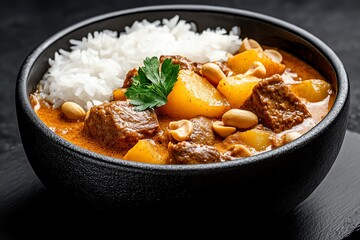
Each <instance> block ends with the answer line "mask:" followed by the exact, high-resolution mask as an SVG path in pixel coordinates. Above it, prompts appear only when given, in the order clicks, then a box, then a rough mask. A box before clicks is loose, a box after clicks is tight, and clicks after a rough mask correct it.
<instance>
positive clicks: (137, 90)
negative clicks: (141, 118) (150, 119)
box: [125, 57, 180, 111]
mask: <svg viewBox="0 0 360 240" xmlns="http://www.w3.org/2000/svg"><path fill="white" fill-rule="evenodd" d="M179 71H180V65H178V64H172V61H171V59H169V58H168V59H165V61H163V63H162V64H161V67H160V62H159V59H158V58H157V57H152V58H148V57H147V58H145V60H144V66H143V67H139V69H138V75H137V76H135V77H133V78H132V84H131V86H130V87H129V88H128V89H127V90H126V93H125V96H126V97H127V98H128V99H130V104H132V105H134V106H136V108H135V110H137V111H144V110H146V109H151V108H155V107H160V106H163V105H165V104H166V102H167V96H168V95H169V94H170V92H171V90H172V89H173V87H174V85H175V83H176V81H177V77H178V74H179Z"/></svg>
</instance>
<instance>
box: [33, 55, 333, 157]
mask: <svg viewBox="0 0 360 240" xmlns="http://www.w3.org/2000/svg"><path fill="white" fill-rule="evenodd" d="M279 52H281V54H282V56H283V61H282V63H283V64H284V65H285V66H286V70H285V73H284V74H283V76H284V78H285V80H284V81H285V82H286V83H287V84H288V83H289V81H290V83H291V81H295V80H306V79H322V80H324V77H323V76H321V74H320V73H319V72H318V71H317V70H316V69H314V68H312V67H311V66H310V65H308V64H306V63H305V62H303V61H301V60H300V59H298V58H296V57H295V56H292V55H291V54H289V53H286V52H284V51H281V50H279ZM334 98H335V93H334V92H333V93H332V94H331V95H330V96H329V97H327V98H325V99H324V100H322V101H320V102H315V103H310V102H306V103H305V105H306V107H307V108H308V110H309V112H310V113H311V115H312V117H311V118H308V119H306V120H305V121H304V122H303V123H301V124H299V125H297V126H295V127H294V128H292V129H289V130H286V131H283V132H281V133H279V134H277V136H281V135H283V134H285V133H286V132H290V131H294V130H295V131H297V132H299V133H301V134H304V133H305V132H307V131H308V130H310V129H311V128H312V127H314V126H315V125H316V124H317V123H318V122H319V121H321V119H323V118H324V117H325V115H326V114H327V113H328V111H329V110H330V109H331V107H332V104H333V101H334ZM36 113H37V115H38V117H39V118H40V119H41V120H42V121H43V122H44V123H45V124H46V125H47V126H48V127H49V128H50V129H51V130H52V131H54V132H55V133H56V134H57V135H59V136H60V137H62V138H64V139H65V140H67V141H69V142H71V143H73V144H75V145H77V146H80V147H82V148H85V149H87V150H90V151H93V152H96V153H99V154H103V155H106V156H110V157H114V158H123V156H124V155H125V154H126V151H122V150H119V149H115V148H113V147H110V146H105V145H103V144H102V143H101V142H99V141H98V140H97V139H95V138H93V137H91V136H90V135H89V134H88V133H87V132H86V131H83V127H84V121H71V120H68V119H67V118H65V117H64V115H63V113H62V112H61V110H60V109H52V108H51V107H50V106H49V105H48V104H47V103H45V102H42V103H40V108H39V109H37V110H36ZM158 119H159V123H160V127H161V128H163V129H165V128H166V127H167V126H168V123H169V122H170V121H173V120H175V119H171V118H169V117H166V116H162V115H159V116H158ZM221 141H222V139H220V138H217V140H216V143H215V145H214V146H219V145H220V144H219V143H220V142H221Z"/></svg>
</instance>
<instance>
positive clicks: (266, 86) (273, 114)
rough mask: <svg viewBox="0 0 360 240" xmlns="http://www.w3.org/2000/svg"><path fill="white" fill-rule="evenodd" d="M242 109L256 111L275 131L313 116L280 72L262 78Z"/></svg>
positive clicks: (285, 128) (264, 122) (261, 119)
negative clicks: (286, 83) (290, 88)
mask: <svg viewBox="0 0 360 240" xmlns="http://www.w3.org/2000/svg"><path fill="white" fill-rule="evenodd" d="M240 108H241V109H245V110H249V111H252V112H254V113H255V114H256V115H257V116H258V118H259V122H260V123H262V124H263V125H264V126H265V127H268V128H270V129H271V130H273V131H274V132H275V133H279V132H282V131H284V130H287V129H290V128H292V127H293V126H296V125H298V124H300V123H302V122H303V121H304V119H305V118H308V117H311V114H310V113H309V111H308V110H307V108H306V106H305V104H303V103H302V102H301V101H300V99H299V98H298V97H296V96H295V94H293V93H292V92H291V91H290V90H289V88H288V87H287V86H286V85H285V83H284V81H283V80H282V78H281V76H280V75H278V74H275V75H273V76H272V77H269V78H266V79H263V80H261V81H260V82H259V83H258V84H257V85H255V87H254V88H253V91H252V94H251V95H250V96H249V97H248V98H247V99H246V100H245V102H244V103H243V105H242V106H240Z"/></svg>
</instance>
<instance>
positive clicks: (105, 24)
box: [16, 5, 349, 213]
mask: <svg viewBox="0 0 360 240" xmlns="http://www.w3.org/2000/svg"><path fill="white" fill-rule="evenodd" d="M176 14H178V15H179V16H180V17H181V18H183V19H186V20H188V21H193V22H195V23H196V24H197V27H198V30H199V31H201V30H203V29H205V28H209V27H210V28H214V27H217V26H221V27H224V28H226V29H228V30H230V29H231V27H232V26H234V25H236V26H239V27H240V28H241V36H242V37H249V38H254V39H257V40H258V41H259V42H260V43H262V44H266V45H269V46H277V47H280V48H282V49H284V50H286V51H288V52H290V53H292V54H294V55H296V56H298V57H299V58H301V59H303V60H304V61H306V62H308V63H310V64H311V65H312V66H314V67H315V68H317V69H318V70H319V71H320V72H321V73H322V74H323V75H324V76H325V77H326V78H327V79H328V80H329V81H331V82H332V83H333V84H334V85H335V86H336V87H337V98H336V100H335V103H334V106H333V108H332V109H331V111H330V112H329V114H328V115H327V116H326V117H325V119H324V120H323V121H322V122H321V123H320V124H318V125H317V126H316V127H314V128H313V129H312V130H311V131H309V132H308V133H306V134H305V135H303V136H302V137H300V138H299V139H297V140H295V141H293V142H291V143H290V144H287V145H285V146H283V147H280V148H278V149H275V150H272V151H269V152H266V153H262V154H259V155H255V156H252V157H249V158H246V159H243V160H234V161H230V162H225V163H215V164H203V165H186V166H183V165H166V166H164V165H150V164H144V163H136V162H130V161H123V160H119V159H113V158H109V157H105V156H102V155H99V154H96V153H93V152H90V151H87V150H84V149H82V148H79V147H77V146H75V145H73V144H71V143H69V142H67V141H65V140H63V139H62V138H60V137H58V136H57V135H56V134H55V133H53V132H52V131H51V130H50V129H49V128H47V127H46V126H45V125H44V124H43V123H42V122H41V121H40V120H39V118H38V117H37V116H36V114H35V113H34V111H33V109H32V108H31V105H30V102H29V94H30V93H31V92H33V91H34V90H35V86H36V84H37V83H38V81H39V79H41V77H42V75H43V74H44V73H45V72H46V70H47V68H48V67H49V66H48V59H49V58H53V56H54V53H55V51H57V50H58V49H59V48H63V49H69V40H70V39H80V38H82V37H83V36H86V35H87V33H88V32H93V31H100V30H103V29H111V30H117V31H123V30H124V27H125V26H128V25H131V24H132V23H133V22H134V21H135V20H142V19H144V18H146V19H148V20H150V21H153V20H156V19H162V18H171V17H173V16H174V15H176ZM144 37H146V36H144ZM348 106H349V84H348V78H347V75H346V72H345V69H344V67H343V64H342V63H341V61H340V60H339V58H338V57H337V56H336V55H335V54H334V52H333V51H332V50H331V49H330V48H329V47H327V46H326V45H325V44H324V43H323V42H322V41H321V40H319V39H318V38H316V37H314V36H313V35H311V34H310V33H308V32H306V31H304V30H302V29H300V28H298V27H296V26H294V25H291V24H289V23H286V22H284V21H281V20H278V19H275V18H272V17H269V16H264V15H262V14H257V13H253V12H249V11H242V10H238V9H230V8H223V7H215V6H203V5H170V6H151V7H143V8H136V9H130V10H124V11H118V12H113V13H109V14H105V15H101V16H97V17H94V18H91V19H88V20H85V21H82V22H80V23H78V24H75V25H73V26H70V27H68V28H66V29H64V30H63V31H61V32H59V33H57V34H55V35H54V36H52V37H50V38H49V39H47V40H46V41H45V42H44V43H42V44H41V45H40V46H39V47H37V48H36V49H35V50H34V51H33V52H32V53H31V54H30V55H29V56H28V58H27V59H26V61H25V62H24V64H23V66H22V69H21V71H20V74H19V77H18V82H17V88H16V107H17V119H18V125H19V130H20V134H21V139H22V143H23V147H24V149H25V152H26V155H27V157H28V160H29V162H30V163H31V166H32V167H33V169H34V171H35V172H36V174H37V175H38V177H39V178H40V180H41V181H42V182H43V184H44V185H45V186H46V187H47V188H48V189H50V190H54V191H56V192H57V193H60V194H62V195H64V196H67V197H70V198H75V199H77V200H80V201H83V202H85V203H88V204H90V205H92V206H95V207H96V208H100V209H101V208H110V209H120V210H124V209H137V208H141V207H148V206H161V205H162V204H164V205H166V204H167V205H171V204H177V205H179V204H180V205H181V204H184V205H186V203H190V205H195V206H202V205H204V204H205V205H206V206H212V207H216V206H221V207H222V206H230V208H237V209H239V210H250V211H252V210H254V209H259V208H261V209H269V210H272V211H275V212H279V213H283V212H287V211H288V210H290V209H293V208H294V207H295V206H296V205H298V204H299V203H300V202H302V201H303V200H304V199H305V198H307V197H308V196H309V195H310V194H311V192H313V191H314V189H315V188H316V187H317V186H318V185H319V183H320V182H321V181H322V180H323V179H324V177H325V176H326V174H327V173H328V171H329V170H330V168H331V166H332V165H333V163H334V161H335V159H336V157H337V155H338V152H339V150H340V148H341V145H342V142H343V138H344V134H345V130H346V124H347V116H348Z"/></svg>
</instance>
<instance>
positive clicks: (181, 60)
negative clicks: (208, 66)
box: [160, 55, 232, 76]
mask: <svg viewBox="0 0 360 240" xmlns="http://www.w3.org/2000/svg"><path fill="white" fill-rule="evenodd" d="M167 58H170V59H171V60H172V63H173V64H179V65H180V69H183V70H191V71H194V72H196V73H197V74H199V75H200V76H202V72H201V68H202V65H203V64H202V63H199V62H194V61H191V60H190V59H188V58H186V57H183V56H181V55H161V56H160V63H162V62H163V61H164V60H165V59H167ZM214 63H215V64H217V65H218V66H219V67H220V69H221V71H223V73H224V74H225V75H226V76H230V75H232V71H231V69H230V68H229V67H228V66H227V65H225V64H224V63H222V62H214Z"/></svg>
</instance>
